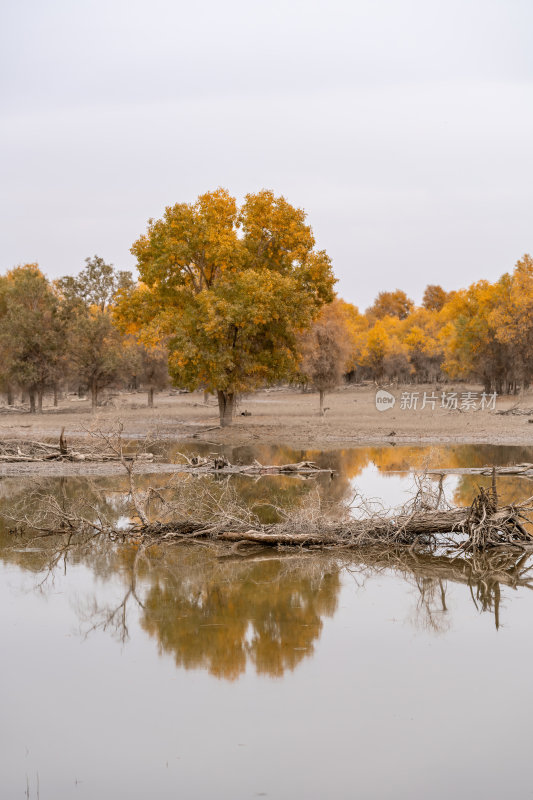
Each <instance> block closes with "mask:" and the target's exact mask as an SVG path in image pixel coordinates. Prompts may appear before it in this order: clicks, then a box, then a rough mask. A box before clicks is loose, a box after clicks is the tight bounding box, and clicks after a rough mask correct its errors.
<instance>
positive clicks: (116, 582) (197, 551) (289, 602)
mask: <svg viewBox="0 0 533 800" xmlns="http://www.w3.org/2000/svg"><path fill="white" fill-rule="evenodd" d="M402 450H405V451H406V452H405V453H403V452H402ZM417 452H418V451H417ZM461 453H462V451H461ZM270 455H271V454H270V453H264V454H263V457H262V459H263V461H264V462H265V463H267V462H268V461H272V462H273V461H274V458H273V457H269V456H270ZM278 455H279V454H278ZM300 455H301V456H302V458H304V457H305V458H307V457H309V456H312V457H315V458H316V460H318V461H319V462H320V463H321V466H330V467H332V468H333V469H336V470H338V474H337V477H336V478H335V479H334V480H330V479H329V477H327V479H325V478H322V479H320V480H318V481H300V480H295V479H293V478H287V477H283V476H279V477H276V478H268V479H264V480H263V479H261V480H260V481H258V480H250V479H249V478H238V479H237V480H236V481H235V484H236V486H237V487H238V489H239V493H240V494H241V495H242V497H243V498H245V500H246V502H247V504H248V505H250V506H256V505H257V506H261V504H263V503H267V502H269V503H270V504H271V506H272V505H279V506H282V507H287V506H293V505H298V504H300V503H302V502H304V503H305V502H306V498H307V497H309V492H310V491H315V489H316V488H317V487H318V491H319V492H320V494H321V497H322V498H323V500H329V501H330V502H337V501H339V500H342V499H344V498H346V496H347V495H348V494H349V492H350V491H351V477H352V476H353V475H356V474H358V472H359V471H360V470H361V469H362V468H363V467H364V466H365V465H366V464H367V463H368V460H369V459H373V460H374V463H375V464H376V465H377V466H379V467H380V469H383V470H385V471H387V470H392V469H396V468H402V466H405V465H406V464H407V466H408V465H409V462H412V459H413V457H414V456H413V454H412V453H411V452H410V449H408V448H396V449H395V448H366V449H363V448H360V449H358V450H355V449H352V450H338V451H335V452H331V453H323V454H321V455H316V456H315V454H312V453H309V452H308V451H302V452H301V453H297V454H296V457H299V456H300ZM418 455H419V457H421V453H418ZM280 458H281V460H287V461H290V460H295V457H294V454H293V453H292V451H291V452H290V453H284V452H282V453H281V454H280ZM435 458H436V460H437V461H439V462H440V466H445V465H446V462H443V461H442V458H441V454H437V456H435ZM472 458H473V456H472ZM454 459H455V452H454V451H453V450H452V452H451V453H450V451H449V450H448V451H447V460H448V463H449V462H450V461H453V460H454ZM296 460H297V458H296ZM477 460H478V461H479V460H485V459H484V458H483V459H482V457H481V456H480V455H479V454H478V455H477ZM500 460H504V459H503V458H501V459H500ZM154 480H155V476H150V478H149V479H148V478H144V477H143V478H141V479H140V481H141V485H143V484H144V482H145V481H146V482H148V481H150V483H154ZM161 480H162V481H165V480H166V478H165V477H163V478H161ZM488 480H490V478H483V477H481V476H462V477H461V479H460V481H459V483H458V486H457V490H456V495H457V499H458V500H459V501H460V502H461V501H462V502H464V503H466V502H468V501H469V500H470V497H471V494H472V493H473V492H474V490H475V487H476V486H477V485H478V484H483V483H486V482H487V481H488ZM45 484H47V486H46V485H45ZM522 484H523V479H520V478H509V477H502V478H501V479H499V481H498V486H499V492H500V495H501V499H502V500H504V501H505V502H509V501H513V500H516V499H520V498H522V497H524V496H526V495H528V494H530V493H531V490H530V486H531V484H530V482H528V483H527V485H525V484H524V485H522ZM146 485H148V483H146ZM47 487H48V490H49V491H50V492H53V493H55V495H56V496H57V497H64V498H65V500H68V501H69V502H76V501H77V500H80V502H81V501H83V502H84V503H88V504H90V507H91V508H92V509H93V511H94V513H95V514H98V515H101V516H102V518H108V519H111V520H113V521H114V522H116V520H117V519H119V518H124V519H128V517H129V515H130V513H131V509H130V508H129V503H128V499H127V488H126V483H125V481H124V480H123V479H113V480H112V481H111V480H109V479H95V480H94V481H92V482H90V481H88V480H86V479H82V478H69V479H59V480H57V479H56V480H55V481H53V480H50V481H48V482H44V484H43V490H44V489H46V488H47ZM24 489H25V486H24V483H23V482H22V481H20V480H13V481H11V482H10V481H9V480H4V481H2V483H1V484H0V495H1V496H2V502H3V506H4V510H5V509H6V507H8V506H9V505H10V503H15V502H16V501H17V498H18V497H19V496H20V494H21V493H23V492H24ZM27 544H28V540H27V539H24V538H23V537H22V538H18V539H16V540H14V539H13V537H12V536H9V535H6V534H5V533H4V534H2V532H1V530H0V558H1V559H2V560H3V561H5V562H11V563H16V564H18V565H19V566H20V567H21V568H23V569H24V570H29V571H31V572H33V573H35V575H36V579H35V581H36V585H41V586H42V584H43V581H46V580H47V578H48V579H53V577H54V574H56V572H57V570H58V569H62V570H65V569H67V568H68V565H69V564H83V565H85V566H87V567H88V568H89V569H90V570H91V571H92V572H93V574H94V575H95V576H97V577H98V578H99V579H101V580H102V581H104V582H108V583H109V586H111V587H112V588H113V593H114V594H116V593H117V589H118V595H117V597H116V599H115V601H114V602H113V601H110V600H109V599H105V600H103V599H102V598H103V597H106V598H108V597H109V593H108V592H103V593H102V592H101V591H100V590H99V589H98V591H97V592H96V594H95V596H94V597H92V598H90V600H89V601H87V602H84V603H83V604H82V605H80V606H79V608H78V613H79V617H80V620H81V622H82V624H83V628H84V631H85V633H86V634H89V633H90V632H91V631H92V630H94V629H97V628H100V629H106V630H107V631H108V632H110V633H113V634H114V635H115V636H116V637H118V638H119V639H121V640H124V639H126V638H127V637H128V635H129V630H128V622H129V618H130V616H132V612H133V615H134V618H135V619H137V618H138V619H139V622H140V625H141V627H142V628H143V629H144V630H145V631H146V633H147V634H149V635H150V636H151V637H153V639H154V640H155V641H157V644H158V647H159V649H160V652H161V653H166V654H169V655H170V656H171V657H172V658H173V659H174V660H175V662H176V664H177V665H178V666H180V667H184V668H186V669H203V670H207V671H209V672H210V673H211V674H212V675H214V676H217V677H219V678H224V679H226V680H235V679H236V678H238V677H239V676H240V675H242V674H243V672H244V671H245V670H246V669H247V668H251V669H253V670H255V671H256V672H257V673H259V674H264V675H269V676H281V675H283V673H284V672H285V671H287V670H294V669H295V668H296V667H297V666H298V664H300V663H301V662H302V660H303V659H305V658H306V657H309V656H310V655H312V653H313V652H314V648H315V647H316V643H317V642H318V640H319V638H320V635H321V632H322V629H323V624H324V620H325V619H326V618H328V617H332V616H333V615H334V613H335V611H336V609H337V604H338V598H339V593H340V588H341V585H342V580H343V574H347V573H348V572H350V573H351V574H353V575H355V576H356V577H358V578H362V579H364V578H366V577H371V576H373V575H375V574H376V573H379V572H384V571H385V572H387V573H392V574H396V575H400V576H401V577H402V578H403V579H404V580H406V581H407V582H408V583H409V584H410V585H411V586H412V587H413V588H414V590H415V596H416V602H415V607H414V609H413V613H412V622H413V623H414V624H416V625H417V626H420V627H423V628H424V629H426V630H430V631H433V632H434V633H437V634H443V633H445V632H446V631H447V630H448V629H449V628H450V627H451V624H452V620H451V616H450V612H449V611H448V603H447V594H448V591H449V586H450V585H451V584H454V585H456V586H463V587H465V589H466V591H467V595H468V597H469V598H470V599H471V601H472V602H473V603H474V605H475V607H476V609H477V610H478V611H479V612H487V613H491V614H493V616H494V621H495V625H496V628H498V627H499V625H500V616H501V606H502V600H501V598H502V588H506V587H510V588H513V589H521V590H524V589H525V588H529V589H531V588H533V579H532V575H531V569H532V564H531V560H530V559H529V558H528V557H527V555H524V554H522V553H521V552H520V551H516V550H514V551H510V550H504V549H503V548H498V549H497V550H494V551H491V552H488V553H485V554H483V556H477V557H475V558H474V557H469V558H464V557H461V556H460V557H457V556H456V557H455V558H454V557H450V556H448V555H446V554H445V553H442V554H417V553H414V552H410V551H407V550H406V551H398V550H395V551H389V550H383V549H381V550H369V549H367V550H365V551H364V552H360V553H357V554H354V553H350V554H342V553H341V554H339V552H335V554H334V555H332V554H329V555H328V554H327V553H309V552H307V553H302V552H301V551H299V552H298V553H294V551H292V552H283V553H282V552H275V553H273V552H270V551H268V552H267V551H265V550H261V549H257V548H255V549H253V548H252V549H251V550H244V551H243V553H244V554H242V553H240V552H239V553H238V554H233V555H230V556H228V549H227V548H224V547H222V546H218V547H215V546H214V545H213V546H210V545H208V544H206V545H202V546H196V547H194V546H190V545H174V546H172V545H167V546H165V547H162V546H159V545H153V544H151V545H150V546H146V547H144V546H140V547H135V546H133V545H131V544H129V545H126V544H119V543H116V542H111V541H109V540H108V539H106V538H105V537H94V536H93V537H85V538H84V537H80V536H76V537H73V538H72V537H71V538H70V539H69V537H68V536H52V537H47V538H45V539H35V538H33V540H32V542H31V547H28V546H27ZM45 585H46V584H45Z"/></svg>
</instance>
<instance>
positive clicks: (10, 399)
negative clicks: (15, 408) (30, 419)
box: [7, 385, 15, 406]
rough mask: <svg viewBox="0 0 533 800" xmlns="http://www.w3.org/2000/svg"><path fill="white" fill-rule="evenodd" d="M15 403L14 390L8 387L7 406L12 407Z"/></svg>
mask: <svg viewBox="0 0 533 800" xmlns="http://www.w3.org/2000/svg"><path fill="white" fill-rule="evenodd" d="M14 402H15V398H14V397H13V389H12V388H11V386H9V385H8V387H7V404H8V406H12V405H13V403H14Z"/></svg>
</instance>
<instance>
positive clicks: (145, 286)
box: [115, 189, 335, 425]
mask: <svg viewBox="0 0 533 800" xmlns="http://www.w3.org/2000/svg"><path fill="white" fill-rule="evenodd" d="M132 253H133V254H134V255H135V256H136V257H137V264H138V270H139V276H140V282H139V284H138V286H137V287H136V288H135V289H134V290H132V291H131V290H127V291H124V292H122V294H121V297H120V299H119V301H118V306H117V309H116V312H115V317H116V319H117V321H118V324H119V325H120V326H121V327H122V329H123V330H126V331H128V332H130V333H134V334H136V335H137V336H138V338H139V339H140V340H145V341H146V342H147V343H150V344H154V343H155V342H156V341H158V340H159V341H165V343H166V345H167V347H168V351H169V372H170V375H171V377H172V379H173V381H174V383H175V384H177V385H181V386H184V387H186V388H189V389H191V390H192V389H197V388H203V389H204V390H206V391H209V392H214V393H216V395H217V397H218V404H219V412H220V424H221V425H229V424H231V421H232V418H233V410H234V403H235V398H236V396H237V395H238V393H239V392H242V391H246V390H250V389H253V388H254V387H256V386H258V385H261V384H264V383H268V382H272V381H276V380H280V379H282V378H284V377H286V376H289V375H290V374H291V373H292V372H294V370H295V369H296V367H297V363H298V348H297V336H298V333H299V332H301V331H302V330H305V329H306V328H307V327H309V325H310V324H311V323H312V321H313V320H314V319H315V317H316V316H317V314H318V312H319V310H320V308H321V306H322V305H323V304H324V303H327V302H330V301H331V300H332V299H333V285H334V283H335V278H334V277H333V273H332V269H331V262H330V259H329V257H328V256H327V254H326V253H325V252H324V251H323V250H316V249H315V239H314V236H313V233H312V230H311V228H310V226H309V225H307V224H306V221H305V212H304V211H303V210H302V209H298V208H294V207H293V206H291V205H290V204H289V203H288V202H287V201H286V200H285V198H284V197H275V196H274V194H273V193H272V192H271V191H267V190H263V191H260V192H257V193H256V194H248V195H246V197H245V201H244V203H243V205H242V206H241V208H240V209H239V208H238V207H237V203H236V201H235V198H233V197H231V196H230V194H229V193H228V192H227V191H226V190H225V189H217V190H215V191H213V192H208V193H206V194H203V195H200V196H199V197H198V199H197V201H196V202H195V203H178V204H176V205H174V206H169V207H168V208H167V209H166V210H165V214H164V216H163V218H162V219H159V220H149V222H148V231H147V233H146V234H145V235H144V236H141V237H140V238H139V239H138V240H137V241H136V242H135V243H134V245H133V247H132Z"/></svg>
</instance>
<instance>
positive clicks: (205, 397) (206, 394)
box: [204, 391, 209, 405]
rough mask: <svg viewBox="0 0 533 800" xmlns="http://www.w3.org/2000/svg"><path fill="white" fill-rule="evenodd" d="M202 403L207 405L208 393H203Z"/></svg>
mask: <svg viewBox="0 0 533 800" xmlns="http://www.w3.org/2000/svg"><path fill="white" fill-rule="evenodd" d="M204 403H205V404H206V405H207V403H209V392H207V391H205V392H204Z"/></svg>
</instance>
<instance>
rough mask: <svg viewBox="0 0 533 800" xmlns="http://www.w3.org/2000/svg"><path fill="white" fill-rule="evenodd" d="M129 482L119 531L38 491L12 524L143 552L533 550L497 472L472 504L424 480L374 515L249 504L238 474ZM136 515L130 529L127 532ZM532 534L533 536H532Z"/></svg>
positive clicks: (311, 498)
mask: <svg viewBox="0 0 533 800" xmlns="http://www.w3.org/2000/svg"><path fill="white" fill-rule="evenodd" d="M122 463H123V466H124V469H125V471H126V472H127V474H128V476H129V494H128V498H129V500H128V502H129V508H127V509H126V513H124V510H122V511H121V520H122V524H121V525H120V526H118V525H117V524H116V523H114V522H113V521H112V520H111V519H109V518H107V517H105V516H104V515H103V514H102V512H101V510H100V509H98V512H97V516H96V517H95V505H94V501H92V502H89V500H84V499H81V500H80V499H79V498H78V500H77V501H76V502H75V503H73V502H71V501H70V500H69V499H68V497H67V496H63V497H61V498H58V497H55V496H53V495H50V494H43V493H39V492H34V493H33V494H29V495H27V496H25V497H24V499H23V501H22V502H21V504H20V505H19V507H18V509H16V510H15V512H14V513H12V514H11V515H10V516H9V518H10V519H11V520H12V521H14V522H15V523H16V525H15V528H14V530H18V531H21V530H24V529H26V530H32V531H34V532H36V533H37V534H38V535H44V536H46V535H56V534H57V533H64V532H65V531H68V532H71V533H72V535H76V534H77V533H83V534H85V535H87V534H91V533H93V532H96V533H99V534H104V535H106V536H109V537H110V538H112V539H113V540H115V541H117V540H120V541H130V542H135V543H137V544H140V545H142V546H144V545H149V544H153V543H157V542H161V543H165V542H175V543H182V542H191V543H195V544H201V545H203V546H209V545H213V544H217V545H219V544H223V543H226V544H229V545H231V546H232V547H233V548H239V547H241V546H247V545H261V546H269V547H277V548H285V547H287V548H295V547H298V548H311V549H317V548H321V549H333V548H336V549H346V550H347V549H349V550H357V549H364V548H369V547H374V548H375V547H376V546H377V547H383V548H400V549H401V548H408V549H411V550H412V551H417V552H428V553H431V552H437V551H439V549H442V548H445V549H455V550H457V551H462V552H463V553H465V554H475V553H479V552H484V551H488V550H490V549H493V548H496V547H501V546H506V547H513V548H519V549H521V550H523V551H529V550H533V533H532V532H533V528H532V514H533V498H530V499H529V500H527V501H525V502H523V503H519V504H514V505H506V506H502V507H499V506H498V498H497V492H496V487H495V484H496V475H495V473H494V475H493V487H492V488H491V489H488V490H487V489H483V488H480V490H479V494H478V496H477V497H476V498H475V500H474V502H473V503H472V505H470V506H465V507H459V508H457V507H455V508H452V507H449V506H448V505H447V503H446V501H445V498H444V496H443V486H442V481H441V482H440V483H439V486H438V489H435V488H434V486H432V484H431V481H430V480H429V479H428V478H427V476H424V477H423V478H420V479H419V481H418V489H417V491H416V493H415V495H414V497H413V498H412V499H411V500H410V501H409V503H407V504H406V505H405V506H404V507H403V508H402V509H400V510H399V511H397V512H391V511H388V510H386V509H380V510H375V508H372V507H371V506H369V505H368V504H365V502H364V501H362V500H360V501H359V504H358V505H357V507H354V504H353V503H349V504H342V503H337V504H335V505H334V506H326V507H324V506H323V505H322V504H321V500H320V494H319V492H318V491H314V492H312V493H310V494H308V495H307V496H306V498H305V500H304V501H303V503H302V504H301V505H299V506H297V507H295V508H292V509H284V508H280V507H276V506H274V505H272V504H270V503H263V502H261V503H256V504H255V505H252V506H251V507H249V506H247V505H246V503H245V501H244V500H243V499H242V497H241V496H239V495H238V493H237V491H236V489H235V487H234V485H233V484H232V482H231V481H230V476H228V477H227V478H226V480H224V481H214V480H213V479H212V477H211V476H208V475H206V476H203V477H201V478H193V477H192V476H190V475H183V474H181V475H180V474H177V475H174V476H173V477H172V479H171V482H170V483H169V484H168V485H167V486H165V487H158V488H156V487H152V486H150V487H148V488H147V489H143V490H141V489H139V488H138V486H137V484H136V476H135V471H134V465H133V464H131V463H127V462H125V461H123V462H122ZM264 506H269V507H270V512H271V513H274V514H275V516H276V517H277V521H276V522H273V523H270V524H265V523H264V522H263V521H262V516H261V512H262V510H263V507H264ZM128 516H129V518H130V524H129V525H127V524H126V525H124V522H123V521H124V519H125V518H127V517H128ZM530 531H531V532H530Z"/></svg>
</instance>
